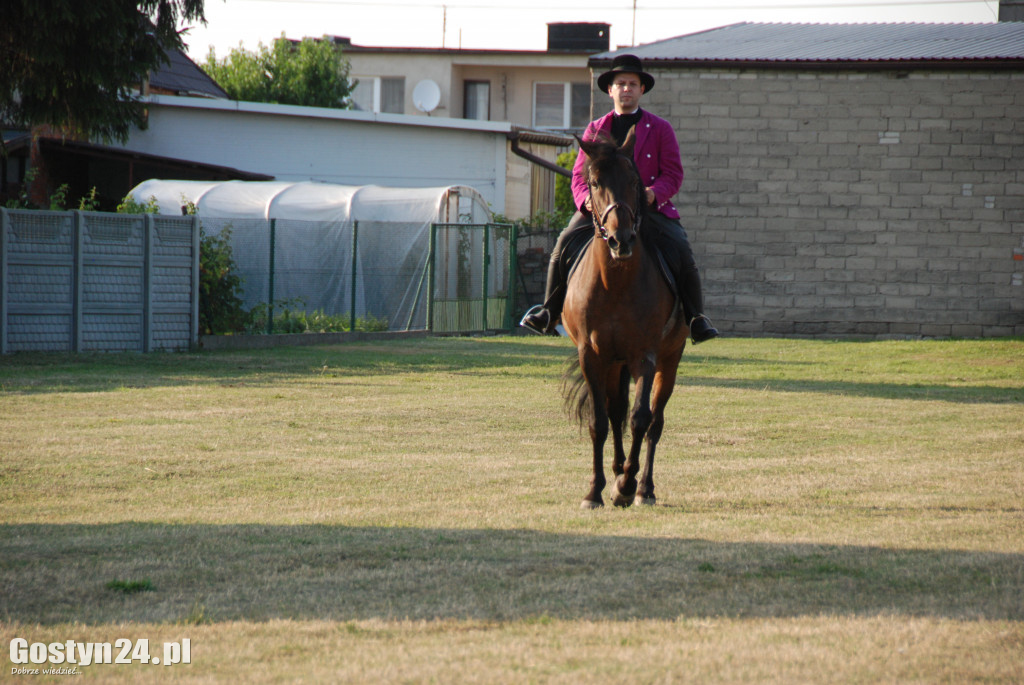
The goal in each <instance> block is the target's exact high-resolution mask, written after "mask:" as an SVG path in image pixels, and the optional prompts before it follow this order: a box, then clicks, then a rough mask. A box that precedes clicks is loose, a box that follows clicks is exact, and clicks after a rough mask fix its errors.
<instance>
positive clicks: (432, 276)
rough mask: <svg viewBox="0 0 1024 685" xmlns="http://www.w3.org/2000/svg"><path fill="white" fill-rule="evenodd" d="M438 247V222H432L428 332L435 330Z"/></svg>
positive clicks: (428, 262) (428, 289) (428, 284)
mask: <svg viewBox="0 0 1024 685" xmlns="http://www.w3.org/2000/svg"><path fill="white" fill-rule="evenodd" d="M436 249H437V224H430V244H429V246H428V247H427V332H429V333H433V332H434V279H435V278H436V275H435V274H434V261H435V260H434V251H435V250H436Z"/></svg>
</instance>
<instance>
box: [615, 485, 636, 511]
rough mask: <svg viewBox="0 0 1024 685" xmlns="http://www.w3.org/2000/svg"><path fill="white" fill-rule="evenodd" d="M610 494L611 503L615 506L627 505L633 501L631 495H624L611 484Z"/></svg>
mask: <svg viewBox="0 0 1024 685" xmlns="http://www.w3.org/2000/svg"><path fill="white" fill-rule="evenodd" d="M611 496H612V504H614V505H615V506H617V507H628V506H629V505H631V504H632V503H633V498H632V497H626V496H624V495H623V494H622V493H621V492H619V488H618V487H616V486H614V485H613V486H612V492H611Z"/></svg>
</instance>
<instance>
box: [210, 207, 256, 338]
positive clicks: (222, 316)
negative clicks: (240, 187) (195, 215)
mask: <svg viewBox="0 0 1024 685" xmlns="http://www.w3.org/2000/svg"><path fill="white" fill-rule="evenodd" d="M230 237H231V227H230V226H226V227H225V228H224V230H223V231H221V233H220V234H219V235H210V234H208V233H206V231H205V230H203V229H202V228H201V227H200V229H199V332H200V333H202V334H204V335H219V334H223V333H237V332H241V331H244V330H246V328H247V326H248V324H249V322H250V320H251V319H252V316H251V315H250V313H249V312H247V311H246V310H245V308H244V307H243V306H242V298H241V297H240V294H241V291H242V279H241V278H239V276H238V275H237V274H236V273H235V260H234V258H233V257H232V255H231V243H230V240H229V239H230Z"/></svg>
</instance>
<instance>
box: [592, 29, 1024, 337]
mask: <svg viewBox="0 0 1024 685" xmlns="http://www.w3.org/2000/svg"><path fill="white" fill-rule="evenodd" d="M619 52H631V53H634V54H637V55H638V56H640V57H641V58H643V60H644V63H645V67H646V68H647V70H648V71H650V72H651V73H652V75H653V76H654V77H655V78H656V80H657V82H656V85H655V88H654V89H653V90H652V91H651V92H650V93H649V94H648V95H647V96H645V98H644V106H645V107H647V108H648V109H650V110H651V111H652V112H654V113H656V114H659V115H661V116H664V117H666V118H667V119H669V120H670V121H671V122H672V123H673V125H674V126H675V129H676V134H677V136H678V139H679V144H680V150H681V153H682V159H683V166H684V168H685V171H686V178H685V180H684V182H683V187H682V189H681V191H680V193H679V195H678V196H677V197H676V206H677V207H679V209H680V212H681V213H682V214H683V219H682V222H683V225H684V226H685V227H686V228H687V230H688V232H689V234H690V238H691V241H692V242H693V245H694V250H695V253H696V255H697V260H698V264H699V265H700V268H701V272H702V274H703V278H704V287H705V299H706V311H707V313H708V315H709V316H710V317H711V318H712V319H713V320H714V321H715V323H716V324H717V325H718V327H719V328H720V329H722V330H723V332H725V333H728V334H732V335H782V336H814V337H864V338H887V337H919V336H923V337H951V336H952V337H990V336H1007V335H1024V23H1000V24H963V25H950V24H946V25H943V24H875V25H872V24H847V25H841V24H830V25H813V24H788V25H787V24H736V25H733V26H727V27H724V28H721V29H715V30H712V31H706V32H703V33H698V34H692V35H687V36H681V37H678V38H673V39H670V40H665V41H660V42H657V43H651V44H648V45H643V46H639V47H636V48H630V49H624V50H621V51H619ZM615 54H618V53H617V52H609V53H604V54H601V55H597V56H595V57H594V58H592V59H591V67H592V69H593V71H594V73H595V74H597V73H601V72H602V71H603V70H604V69H605V68H607V66H608V65H609V64H610V62H611V59H612V57H614V55H615ZM594 102H595V114H602V113H603V112H604V111H606V107H607V106H608V105H609V103H608V101H607V95H606V94H604V93H601V92H597V91H595V93H594Z"/></svg>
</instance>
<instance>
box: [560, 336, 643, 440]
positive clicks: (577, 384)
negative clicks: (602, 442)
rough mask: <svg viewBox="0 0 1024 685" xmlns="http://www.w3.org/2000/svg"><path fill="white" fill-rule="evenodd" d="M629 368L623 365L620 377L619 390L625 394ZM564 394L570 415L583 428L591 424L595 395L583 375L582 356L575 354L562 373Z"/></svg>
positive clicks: (624, 421)
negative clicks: (593, 395)
mask: <svg viewBox="0 0 1024 685" xmlns="http://www.w3.org/2000/svg"><path fill="white" fill-rule="evenodd" d="M629 379H630V376H629V369H628V368H626V367H625V366H623V367H622V371H621V376H620V378H619V392H620V393H622V394H623V396H627V395H628V394H629ZM562 394H563V395H564V396H565V411H566V413H567V414H569V415H570V416H575V418H576V421H577V422H578V423H579V424H580V429H581V430H582V429H583V427H584V426H587V425H589V423H590V417H591V416H593V415H594V405H593V397H592V396H591V394H590V387H589V386H588V385H587V381H586V379H585V378H584V377H583V370H582V369H581V368H580V356H579V355H578V354H575V353H574V354H573V356H572V357H570V358H569V363H568V364H566V366H565V373H564V374H563V375H562ZM628 416H629V414H628V412H626V413H623V415H622V425H621V428H622V429H623V430H625V428H626V421H627V418H628Z"/></svg>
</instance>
